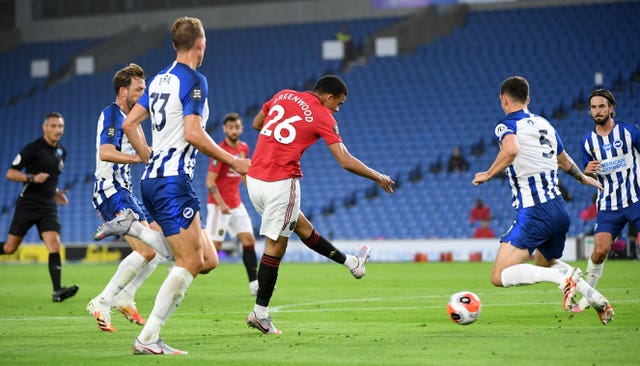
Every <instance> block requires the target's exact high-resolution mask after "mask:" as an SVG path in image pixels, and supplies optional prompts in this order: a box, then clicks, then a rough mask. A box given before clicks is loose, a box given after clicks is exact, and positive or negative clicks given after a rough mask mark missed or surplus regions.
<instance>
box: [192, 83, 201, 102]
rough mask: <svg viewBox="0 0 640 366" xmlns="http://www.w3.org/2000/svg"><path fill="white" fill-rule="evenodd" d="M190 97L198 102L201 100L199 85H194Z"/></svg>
mask: <svg viewBox="0 0 640 366" xmlns="http://www.w3.org/2000/svg"><path fill="white" fill-rule="evenodd" d="M191 99H193V100H195V101H198V102H199V101H201V100H202V89H200V87H199V86H196V87H195V88H193V89H192V90H191Z"/></svg>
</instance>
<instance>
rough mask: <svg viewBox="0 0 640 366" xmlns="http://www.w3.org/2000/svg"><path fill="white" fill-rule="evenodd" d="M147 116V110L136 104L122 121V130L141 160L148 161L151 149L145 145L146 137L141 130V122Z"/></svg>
mask: <svg viewBox="0 0 640 366" xmlns="http://www.w3.org/2000/svg"><path fill="white" fill-rule="evenodd" d="M147 118H149V112H148V111H147V110H146V109H145V108H144V107H143V106H141V105H140V104H136V105H134V106H133V108H132V109H131V112H129V114H128V115H127V118H125V119H124V122H123V123H122V131H124V134H125V135H127V138H128V139H129V143H131V146H133V148H134V149H135V150H136V153H137V154H138V156H140V159H142V161H143V162H145V163H147V162H149V158H150V157H151V149H149V146H148V145H147V139H146V138H145V136H144V131H143V130H142V125H141V124H142V122H143V121H144V120H146V119H147Z"/></svg>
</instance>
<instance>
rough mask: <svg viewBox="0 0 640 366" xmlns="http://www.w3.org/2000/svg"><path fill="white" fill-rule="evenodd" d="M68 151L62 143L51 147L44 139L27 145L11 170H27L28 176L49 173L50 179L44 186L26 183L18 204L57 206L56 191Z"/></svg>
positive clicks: (41, 138)
mask: <svg viewBox="0 0 640 366" xmlns="http://www.w3.org/2000/svg"><path fill="white" fill-rule="evenodd" d="M66 156H67V151H66V150H65V149H64V147H63V146H62V145H60V143H58V144H57V145H56V146H51V145H49V144H48V143H47V142H46V141H45V139H44V137H40V138H39V139H37V140H35V141H32V142H30V143H29V144H27V145H26V146H25V147H24V148H23V149H22V151H20V154H18V155H17V156H16V157H15V159H13V163H11V168H12V169H16V170H22V169H23V168H24V169H25V172H26V173H27V174H33V175H35V174H38V173H49V178H48V179H47V180H46V181H45V182H44V183H42V184H36V183H27V182H25V183H24V185H23V187H22V191H21V192H20V197H19V198H18V202H20V201H22V202H24V203H27V202H29V203H36V202H39V203H40V204H43V203H52V204H54V205H55V200H54V198H55V196H56V189H57V187H58V177H60V173H62V168H63V166H64V159H65V158H66Z"/></svg>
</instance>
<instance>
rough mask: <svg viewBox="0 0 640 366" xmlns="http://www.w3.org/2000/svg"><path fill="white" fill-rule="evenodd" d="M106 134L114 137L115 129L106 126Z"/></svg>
mask: <svg viewBox="0 0 640 366" xmlns="http://www.w3.org/2000/svg"><path fill="white" fill-rule="evenodd" d="M107 136H109V137H115V136H116V129H115V128H113V127H109V128H107Z"/></svg>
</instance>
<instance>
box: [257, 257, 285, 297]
mask: <svg viewBox="0 0 640 366" xmlns="http://www.w3.org/2000/svg"><path fill="white" fill-rule="evenodd" d="M280 260H282V258H278V257H273V256H270V255H267V254H263V255H262V259H261V260H260V268H259V269H258V284H259V285H260V286H259V287H258V295H257V296H256V304H257V305H260V306H265V307H266V306H269V301H271V296H272V295H273V289H274V288H275V287H276V281H277V280H278V269H279V268H280Z"/></svg>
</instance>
